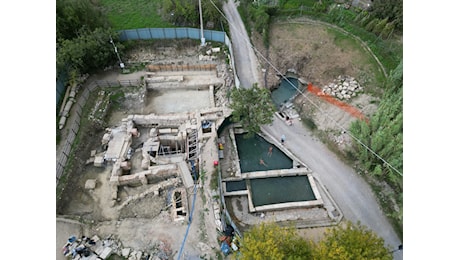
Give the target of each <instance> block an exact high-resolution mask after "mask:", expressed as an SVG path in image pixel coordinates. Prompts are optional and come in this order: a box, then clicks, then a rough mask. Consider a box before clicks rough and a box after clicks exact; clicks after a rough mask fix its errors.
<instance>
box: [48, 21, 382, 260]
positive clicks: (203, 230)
mask: <svg viewBox="0 0 460 260" xmlns="http://www.w3.org/2000/svg"><path fill="white" fill-rule="evenodd" d="M252 41H253V44H254V45H255V46H256V48H258V49H259V50H263V51H261V52H262V53H263V54H264V55H267V57H268V59H269V60H270V62H271V63H272V65H273V66H275V67H276V68H277V69H278V70H279V72H281V73H282V74H284V73H286V71H287V70H288V69H294V70H295V71H297V73H298V75H299V77H301V78H304V79H306V80H307V81H309V82H312V83H313V84H314V85H316V86H318V87H322V86H324V85H326V84H328V83H329V82H332V81H333V80H334V79H335V78H336V77H337V76H339V75H348V76H353V77H355V78H356V79H357V80H358V82H359V83H360V84H361V85H362V86H363V87H364V89H365V94H361V95H360V96H358V97H356V98H354V99H352V100H351V102H350V103H351V104H353V105H354V106H356V107H358V108H360V109H361V110H362V112H363V113H364V114H366V115H371V114H372V113H373V112H374V111H375V110H376V107H377V105H376V104H375V103H377V102H376V101H377V100H378V99H377V98H376V97H374V96H373V94H372V93H376V92H378V86H377V83H376V81H375V80H374V78H376V76H377V75H375V72H374V71H375V69H374V68H373V65H369V60H370V59H371V57H370V55H369V54H368V53H366V52H365V51H363V50H362V49H359V48H357V47H356V46H357V45H355V44H352V43H349V42H347V41H344V40H341V38H340V37H338V36H337V33H334V32H331V31H330V30H329V29H327V28H326V27H324V26H319V25H313V24H309V23H303V22H300V21H296V22H295V23H283V22H279V23H274V24H273V26H272V27H271V33H270V43H271V45H270V48H269V49H268V50H266V49H265V48H264V47H263V45H262V44H261V42H262V41H261V40H260V36H258V35H257V34H253V39H252ZM161 44H162V46H160V43H155V44H150V45H144V46H140V47H139V48H137V49H136V50H135V51H134V52H132V53H130V54H129V56H130V58H129V59H128V60H129V61H131V62H134V61H137V62H145V63H146V62H152V61H157V62H158V61H160V60H161V61H162V62H164V63H175V64H184V63H185V64H186V63H196V61H197V60H198V55H199V53H200V52H199V50H198V49H197V47H196V46H195V45H193V44H190V43H186V44H179V45H177V44H176V45H174V44H173V45H165V44H167V43H165V42H163V43H161ZM168 57H169V58H168ZM259 61H260V63H261V64H262V67H264V68H266V75H265V76H266V86H267V87H269V88H273V87H276V85H277V84H278V83H279V77H278V76H277V75H278V74H279V72H278V71H275V70H274V69H273V68H272V67H271V66H270V65H267V64H266V63H265V61H264V60H263V59H260V58H259ZM159 63H161V62H159ZM295 103H296V105H297V107H298V109H299V110H300V111H299V112H300V114H301V115H302V117H304V118H310V119H311V120H312V121H313V122H314V123H315V124H316V125H317V127H318V128H319V129H321V130H324V131H326V132H328V131H329V132H330V133H332V134H331V135H330V138H331V140H336V141H337V140H339V141H337V142H336V143H337V144H338V145H342V146H343V148H345V147H346V145H345V144H346V143H347V135H343V134H342V133H341V131H339V130H337V129H338V127H337V125H336V124H335V123H334V122H333V121H331V120H328V119H327V116H325V115H326V114H327V115H330V116H331V117H332V118H333V119H334V120H336V121H337V122H339V124H340V125H341V126H343V127H345V128H346V127H348V126H349V124H350V123H351V122H352V121H353V120H356V119H355V118H353V117H351V116H350V115H348V114H346V112H344V111H342V110H340V109H338V108H336V107H334V106H332V105H330V104H328V103H326V102H324V101H322V100H321V99H319V98H318V97H316V96H314V95H312V94H310V93H307V92H304V94H303V95H300V96H299V97H298V98H297V100H296V101H295ZM130 109H131V110H130ZM135 110H136V109H134V108H133V107H132V106H131V107H130V105H129V104H128V103H126V104H123V105H121V106H120V107H118V108H117V109H116V110H115V111H112V116H111V117H109V118H108V119H107V122H109V123H110V124H116V122H118V121H119V119H121V118H123V117H124V116H125V115H126V114H129V113H132V111H135ZM83 132H84V134H83V135H82V139H81V140H80V145H79V148H78V150H77V153H76V156H75V160H74V163H73V167H72V172H71V173H70V174H69V177H68V180H67V182H68V183H69V185H67V186H66V187H65V189H64V190H63V192H62V196H61V198H58V201H57V205H56V206H57V208H56V213H57V215H58V216H63V217H67V218H71V219H76V220H79V221H81V222H83V223H85V224H86V225H85V226H84V228H83V233H84V234H86V235H89V236H92V235H94V234H98V235H99V236H100V237H105V236H108V235H110V234H115V235H116V236H118V237H119V238H120V239H121V241H122V243H123V246H124V247H131V248H135V249H137V250H151V249H152V245H154V244H155V241H163V243H164V245H166V246H165V247H166V248H171V252H170V257H171V259H172V258H173V257H174V258H176V257H177V253H178V252H177V249H178V248H180V244H181V242H182V239H183V238H184V235H185V232H186V223H185V222H174V221H172V220H171V218H170V216H169V214H168V213H167V210H165V209H164V205H165V201H164V200H165V199H166V197H165V196H166V194H163V196H160V197H158V196H152V197H148V196H147V197H146V198H145V199H144V200H139V201H136V202H135V203H133V204H131V205H130V206H129V207H126V208H123V209H122V210H121V211H118V210H117V208H114V207H111V205H109V203H108V201H110V196H111V195H110V189H109V188H108V186H109V185H108V177H107V176H109V174H108V171H110V169H104V168H96V167H94V166H92V165H86V164H85V161H86V160H87V159H88V158H89V156H90V153H91V150H94V149H98V147H99V144H100V141H101V139H102V136H103V134H104V132H103V129H97V128H92V127H89V128H87V129H83ZM213 146H214V144H206V145H205V148H204V149H205V151H207V154H213V152H212V149H214V148H212V147H213ZM203 154H204V153H203ZM214 154H215V153H214ZM203 160H204V162H203V163H204V164H203V165H205V166H204V167H209V169H212V161H213V159H212V157H205V158H204V159H203ZM208 172H211V170H208ZM87 179H97V182H98V186H97V188H96V189H95V190H94V191H89V190H85V189H84V185H85V182H86V180H87ZM209 182H210V178H207V179H206V184H205V185H203V187H209ZM141 189H142V187H125V188H123V189H122V190H121V191H120V196H121V197H123V198H128V197H129V196H130V195H132V194H135V193H138V192H141ZM212 201H213V194H212V191H211V190H209V189H207V188H204V189H200V190H199V194H198V197H197V200H196V205H195V209H197V211H196V212H195V214H194V218H195V219H194V221H193V222H192V223H193V225H192V226H191V230H190V232H189V237H188V238H187V245H193V246H187V247H186V250H185V254H186V255H189V256H195V257H202V258H205V259H214V258H217V255H219V254H220V249H219V243H218V241H217V239H218V237H219V234H218V233H217V232H216V229H215V221H214V216H213V212H212ZM323 231H324V228H315V229H306V230H302V231H299V232H300V233H301V234H302V235H304V236H305V237H308V238H311V239H314V240H318V239H319V238H320V237H321V236H322V234H323ZM59 239H61V241H60V240H59ZM62 239H64V240H62ZM65 239H66V237H60V236H59V230H58V234H57V246H59V244H64V243H65ZM59 257H62V256H59V255H58V258H57V259H64V258H59Z"/></svg>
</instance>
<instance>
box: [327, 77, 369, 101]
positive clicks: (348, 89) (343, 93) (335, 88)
mask: <svg viewBox="0 0 460 260" xmlns="http://www.w3.org/2000/svg"><path fill="white" fill-rule="evenodd" d="M362 91H363V88H362V87H361V85H359V83H358V81H356V79H355V78H353V77H350V76H343V75H340V76H339V77H338V78H337V79H335V80H334V82H332V83H329V84H328V85H326V86H324V87H323V92H324V93H325V94H328V95H331V96H333V97H337V98H338V99H341V100H343V99H345V100H348V99H350V98H352V97H354V96H356V94H357V93H358V92H362Z"/></svg>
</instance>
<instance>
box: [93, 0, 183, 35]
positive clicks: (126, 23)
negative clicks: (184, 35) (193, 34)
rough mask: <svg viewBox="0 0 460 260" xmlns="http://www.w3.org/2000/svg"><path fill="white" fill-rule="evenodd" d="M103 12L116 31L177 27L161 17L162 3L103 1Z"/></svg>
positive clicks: (136, 0)
mask: <svg viewBox="0 0 460 260" xmlns="http://www.w3.org/2000/svg"><path fill="white" fill-rule="evenodd" d="M100 3H101V6H102V7H103V11H105V12H106V13H107V16H108V19H109V21H110V23H111V24H112V28H113V29H115V30H127V29H137V28H157V27H159V28H162V27H175V26H174V25H172V24H171V23H169V22H168V21H166V20H165V19H163V18H162V16H161V1H148V0H130V1H120V0H101V1H100Z"/></svg>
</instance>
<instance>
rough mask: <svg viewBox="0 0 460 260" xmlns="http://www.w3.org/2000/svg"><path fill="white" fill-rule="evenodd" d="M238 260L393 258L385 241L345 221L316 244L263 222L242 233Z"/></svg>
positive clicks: (293, 231)
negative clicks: (343, 224)
mask: <svg viewBox="0 0 460 260" xmlns="http://www.w3.org/2000/svg"><path fill="white" fill-rule="evenodd" d="M235 258H236V259H238V260H245V259H261V260H262V259H312V260H323V259H324V260H335V259H337V260H342V259H343V260H346V259H363V260H364V259H382V260H385V259H388V260H390V259H392V256H391V252H390V250H389V249H388V248H386V247H385V244H384V240H383V239H382V238H380V237H378V236H377V235H376V234H375V233H374V232H373V231H371V230H369V229H367V228H366V227H364V226H362V225H360V224H359V223H358V224H357V225H353V224H351V222H346V224H345V226H344V227H342V226H337V227H334V228H329V229H328V230H327V231H326V235H325V237H324V238H323V239H321V240H320V241H319V242H318V243H315V242H313V241H307V240H305V239H304V238H302V237H300V236H299V235H298V234H297V233H296V230H295V228H293V227H288V228H283V227H280V226H278V225H276V224H274V223H262V224H261V225H258V226H254V227H252V228H251V229H249V230H248V231H247V232H245V233H244V237H243V239H242V240H241V241H240V254H238V255H236V256H235Z"/></svg>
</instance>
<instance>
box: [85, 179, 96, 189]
mask: <svg viewBox="0 0 460 260" xmlns="http://www.w3.org/2000/svg"><path fill="white" fill-rule="evenodd" d="M95 188H96V180H95V179H89V180H86V182H85V189H87V190H93V189H95Z"/></svg>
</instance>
